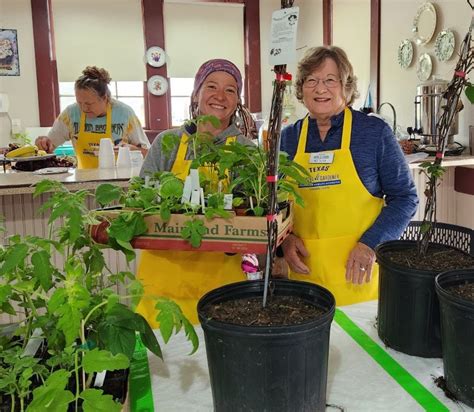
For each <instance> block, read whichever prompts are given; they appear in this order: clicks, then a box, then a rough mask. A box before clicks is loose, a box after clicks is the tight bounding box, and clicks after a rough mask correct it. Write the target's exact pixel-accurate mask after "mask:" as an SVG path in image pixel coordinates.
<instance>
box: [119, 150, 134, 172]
mask: <svg viewBox="0 0 474 412" xmlns="http://www.w3.org/2000/svg"><path fill="white" fill-rule="evenodd" d="M117 167H118V168H121V169H125V168H127V169H130V168H131V167H132V160H131V156H130V148H129V147H127V146H120V147H119V151H118V156H117Z"/></svg>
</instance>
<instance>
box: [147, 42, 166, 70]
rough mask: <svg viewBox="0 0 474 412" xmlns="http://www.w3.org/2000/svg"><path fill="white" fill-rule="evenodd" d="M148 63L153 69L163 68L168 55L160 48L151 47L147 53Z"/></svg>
mask: <svg viewBox="0 0 474 412" xmlns="http://www.w3.org/2000/svg"><path fill="white" fill-rule="evenodd" d="M146 62H147V63H148V64H149V65H150V66H152V67H161V66H163V65H164V64H165V63H166V53H165V51H164V50H163V49H162V48H161V47H158V46H153V47H150V48H149V49H148V50H147V51H146Z"/></svg>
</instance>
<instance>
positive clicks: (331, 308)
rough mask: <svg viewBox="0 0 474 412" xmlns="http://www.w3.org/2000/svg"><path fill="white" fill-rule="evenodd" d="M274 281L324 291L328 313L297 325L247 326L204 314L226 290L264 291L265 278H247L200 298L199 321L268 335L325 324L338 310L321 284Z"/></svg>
mask: <svg viewBox="0 0 474 412" xmlns="http://www.w3.org/2000/svg"><path fill="white" fill-rule="evenodd" d="M272 282H274V283H275V284H276V285H277V286H276V287H278V285H279V284H280V285H295V286H296V287H297V288H303V287H309V288H311V289H313V290H317V291H318V292H322V293H323V294H324V295H326V298H327V299H328V302H327V303H328V304H327V305H326V306H321V309H326V310H327V311H326V313H324V314H323V315H321V316H320V317H318V318H317V319H315V320H310V321H307V322H302V323H298V324H295V325H276V326H246V325H237V324H233V323H226V322H222V321H218V320H215V319H208V318H205V317H204V316H203V315H202V309H203V308H204V307H205V306H206V305H207V304H208V303H211V302H215V301H219V295H222V294H224V293H225V292H226V291H228V290H229V289H230V290H232V289H237V290H241V291H242V290H246V289H248V290H249V292H250V291H252V290H258V289H261V290H262V291H263V284H264V281H263V280H259V281H258V280H250V281H249V280H246V281H243V282H235V283H230V284H228V285H225V286H222V287H220V288H217V289H213V290H211V291H210V292H208V293H206V294H205V295H204V296H202V297H201V299H199V302H198V305H197V310H198V317H199V322H200V323H201V325H203V324H205V325H206V327H211V328H212V327H216V328H222V327H229V328H230V327H231V328H232V330H233V332H235V333H239V332H244V333H249V332H250V333H254V334H262V335H267V334H273V333H289V332H298V331H303V330H307V329H311V328H314V327H316V326H319V325H323V324H325V323H327V322H331V321H332V319H333V317H334V313H335V310H336V301H335V298H334V296H333V294H332V293H331V292H330V291H329V290H327V289H326V288H324V287H322V286H319V285H317V284H315V283H310V282H303V281H299V280H290V279H272ZM213 295H215V297H214V299H212V296H213ZM241 297H242V296H240V295H239V296H238V298H241ZM225 300H230V299H225Z"/></svg>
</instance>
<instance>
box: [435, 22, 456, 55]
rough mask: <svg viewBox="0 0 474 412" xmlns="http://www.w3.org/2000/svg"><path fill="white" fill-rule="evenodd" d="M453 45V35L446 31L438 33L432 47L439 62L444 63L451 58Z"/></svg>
mask: <svg viewBox="0 0 474 412" xmlns="http://www.w3.org/2000/svg"><path fill="white" fill-rule="evenodd" d="M455 43H456V42H455V39H454V33H453V32H452V31H451V30H449V29H446V30H442V31H441V32H439V34H438V36H436V40H435V45H434V52H435V55H436V57H437V58H438V60H439V61H441V62H445V61H446V60H449V59H450V58H451V56H452V55H453V52H454V47H455Z"/></svg>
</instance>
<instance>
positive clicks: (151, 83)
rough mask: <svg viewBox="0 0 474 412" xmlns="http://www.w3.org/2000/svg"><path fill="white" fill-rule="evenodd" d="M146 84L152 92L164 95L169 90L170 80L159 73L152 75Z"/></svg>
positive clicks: (156, 94)
mask: <svg viewBox="0 0 474 412" xmlns="http://www.w3.org/2000/svg"><path fill="white" fill-rule="evenodd" d="M146 86H147V88H148V91H149V92H150V93H151V94H154V95H155V96H162V95H164V94H165V93H166V92H167V91H168V80H166V79H165V78H164V77H163V76H159V75H155V76H151V77H150V78H149V79H148V81H147V83H146Z"/></svg>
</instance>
